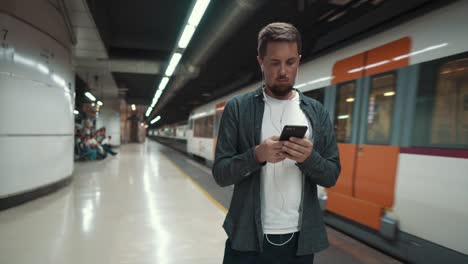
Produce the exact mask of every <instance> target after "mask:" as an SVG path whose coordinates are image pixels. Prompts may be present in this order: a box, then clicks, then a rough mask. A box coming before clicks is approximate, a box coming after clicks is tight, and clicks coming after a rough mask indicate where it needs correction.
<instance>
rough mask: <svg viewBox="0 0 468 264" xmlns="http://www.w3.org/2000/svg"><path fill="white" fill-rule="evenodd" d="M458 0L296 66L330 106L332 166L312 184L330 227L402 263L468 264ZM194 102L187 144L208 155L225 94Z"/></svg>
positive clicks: (465, 81)
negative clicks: (335, 152)
mask: <svg viewBox="0 0 468 264" xmlns="http://www.w3.org/2000/svg"><path fill="white" fill-rule="evenodd" d="M466 13H468V1H458V2H454V3H453V4H450V5H448V6H446V7H444V8H440V9H438V10H435V11H433V12H431V13H428V14H426V15H423V16H420V17H417V18H414V19H413V20H411V21H408V22H406V23H404V24H401V25H399V26H397V27H394V28H392V29H389V30H387V31H384V32H382V33H379V34H377V35H375V36H373V37H370V38H367V39H364V40H362V41H359V42H358V43H355V44H353V45H350V46H348V47H345V48H343V49H341V50H339V51H336V52H333V53H330V54H327V55H325V56H322V57H320V58H317V59H314V60H313V61H310V62H306V63H304V64H302V65H301V67H300V70H299V74H298V77H297V80H296V86H295V88H296V89H298V90H300V91H301V92H303V93H305V94H306V95H307V96H310V97H313V98H315V99H317V100H319V101H320V102H321V103H322V104H323V105H324V107H325V108H326V109H327V110H328V111H329V113H330V118H331V119H332V120H333V122H334V124H335V131H336V134H337V139H338V142H339V149H340V155H341V162H342V166H343V170H342V173H341V175H340V178H339V181H338V183H337V185H336V186H334V187H332V188H329V189H323V188H322V187H319V192H318V193H319V198H320V199H322V200H323V202H324V208H325V210H326V215H327V216H329V217H328V219H329V221H328V222H329V224H331V225H334V226H335V227H337V228H340V229H342V230H344V231H345V232H348V233H351V234H353V235H354V236H356V237H358V238H359V239H362V240H364V241H366V242H367V243H370V244H373V245H375V246H376V247H379V248H381V249H382V250H384V251H386V252H388V253H390V254H392V255H394V256H396V257H399V258H401V259H403V260H406V261H410V262H424V263H446V262H447V263H468V256H467V255H468V241H467V239H468V209H467V206H466V205H467V204H468V192H466V190H465V189H466V188H467V187H468V173H467V171H468V31H467V28H466V16H465V14H466ZM260 85H261V83H256V84H252V85H249V86H248V87H245V88H243V89H241V90H239V91H238V92H235V93H233V94H231V95H229V96H226V97H223V98H220V99H218V100H216V101H214V102H211V103H209V104H206V105H204V106H201V107H199V108H197V109H195V110H194V111H193V112H192V114H191V115H190V119H189V121H188V122H189V124H188V130H187V152H188V153H190V154H193V155H197V156H200V157H203V158H205V159H206V160H207V161H208V163H210V162H212V161H213V160H214V149H215V145H216V139H217V130H218V127H219V120H220V117H221V115H222V111H223V109H224V105H225V103H226V101H227V100H229V99H230V98H232V97H233V96H235V95H237V94H241V93H244V92H246V91H250V90H252V89H255V88H257V87H259V86H260Z"/></svg>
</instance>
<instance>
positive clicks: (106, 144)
mask: <svg viewBox="0 0 468 264" xmlns="http://www.w3.org/2000/svg"><path fill="white" fill-rule="evenodd" d="M111 140H112V137H111V136H108V137H107V138H104V140H103V141H102V142H101V146H102V148H103V149H104V151H106V152H107V153H109V154H111V155H112V156H115V155H117V152H114V151H113V150H112V145H111Z"/></svg>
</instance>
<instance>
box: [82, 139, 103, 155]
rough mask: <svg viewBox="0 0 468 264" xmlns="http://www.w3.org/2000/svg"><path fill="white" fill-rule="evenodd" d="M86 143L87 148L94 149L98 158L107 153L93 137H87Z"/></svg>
mask: <svg viewBox="0 0 468 264" xmlns="http://www.w3.org/2000/svg"><path fill="white" fill-rule="evenodd" d="M86 145H87V147H88V148H90V149H94V150H96V153H97V157H98V158H101V159H103V158H105V157H106V156H107V153H106V152H105V151H104V149H103V148H102V146H101V145H100V144H99V143H98V142H97V140H96V139H95V138H94V137H88V140H86Z"/></svg>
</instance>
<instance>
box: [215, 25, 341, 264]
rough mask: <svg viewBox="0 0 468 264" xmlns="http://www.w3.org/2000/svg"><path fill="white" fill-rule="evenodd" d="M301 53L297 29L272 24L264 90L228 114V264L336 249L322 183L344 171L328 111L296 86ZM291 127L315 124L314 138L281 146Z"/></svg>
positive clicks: (219, 154)
mask: <svg viewBox="0 0 468 264" xmlns="http://www.w3.org/2000/svg"><path fill="white" fill-rule="evenodd" d="M300 53H301V36H300V33H299V31H298V30H297V29H296V28H295V27H294V26H292V25H290V24H286V23H272V24H269V25H267V26H266V27H265V28H263V29H262V30H261V31H260V33H259V36H258V57H257V60H258V63H259V65H260V68H261V70H262V73H263V76H264V85H263V87H260V88H258V89H257V90H256V91H253V92H250V93H246V94H243V95H240V96H237V97H235V98H233V99H232V100H230V101H228V103H227V104H226V107H225V109H224V113H223V116H222V118H221V124H220V130H219V134H218V143H217V146H216V155H215V163H214V166H213V176H214V178H215V180H216V182H217V183H218V184H219V185H220V186H223V187H224V186H228V185H232V184H234V193H233V196H232V200H231V205H230V207H229V212H228V214H227V216H226V220H225V222H224V225H223V227H224V229H225V231H226V233H227V235H228V240H227V241H226V248H225V253H224V263H225V264H229V263H313V259H314V253H316V252H318V251H320V250H323V249H325V248H326V247H327V246H328V240H327V235H326V231H325V226H324V223H323V220H322V214H321V211H320V208H319V203H318V199H317V185H321V186H324V187H331V186H333V185H334V184H335V183H336V181H337V179H338V175H339V173H340V171H341V166H340V161H339V155H338V148H337V144H336V139H335V134H334V129H333V124H332V123H331V120H330V117H329V115H328V113H327V112H326V111H325V109H324V108H323V107H322V105H321V104H320V103H318V102H317V101H315V100H314V99H311V98H308V97H306V96H304V95H303V94H302V93H300V92H299V91H297V90H295V89H293V86H294V81H295V78H296V75H297V71H298V67H299V62H300V58H301V55H300ZM285 125H304V126H307V127H308V130H307V134H306V136H305V137H304V138H290V139H289V141H279V135H280V134H281V130H282V129H283V127H284V126H285Z"/></svg>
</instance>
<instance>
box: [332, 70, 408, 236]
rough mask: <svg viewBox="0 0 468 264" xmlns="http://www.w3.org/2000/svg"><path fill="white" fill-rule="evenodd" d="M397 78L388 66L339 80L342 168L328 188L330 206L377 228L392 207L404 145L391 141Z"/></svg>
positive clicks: (337, 103) (337, 106)
mask: <svg viewBox="0 0 468 264" xmlns="http://www.w3.org/2000/svg"><path fill="white" fill-rule="evenodd" d="M357 84H360V86H359V87H357ZM396 84H397V73H396V72H388V73H384V74H380V75H376V76H372V77H366V78H365V79H364V81H358V82H356V81H354V82H348V83H343V84H338V85H336V100H335V114H334V115H335V127H336V134H337V139H338V141H339V142H341V143H339V151H340V158H341V162H342V173H341V175H340V178H339V181H338V183H337V185H336V186H335V187H333V188H330V189H329V190H328V192H327V193H328V201H327V209H328V210H330V211H332V212H335V213H337V214H339V215H342V216H345V217H347V218H350V219H352V220H354V221H356V222H359V223H361V224H363V225H366V226H369V227H372V228H374V229H379V228H380V219H381V216H382V212H383V210H384V209H385V208H392V207H393V200H394V189H395V177H396V170H397V161H398V154H399V147H398V146H392V144H391V143H392V141H393V142H395V138H394V135H393V134H394V133H393V132H394V127H395V124H394V122H395V121H394V120H395V118H396V117H395V114H394V113H395V99H396V94H397V92H398V91H397V85H396ZM356 89H361V90H360V92H356ZM355 103H356V104H358V105H356V106H355V105H353V104H355ZM358 106H359V107H358ZM353 143H354V144H353Z"/></svg>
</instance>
